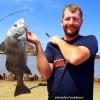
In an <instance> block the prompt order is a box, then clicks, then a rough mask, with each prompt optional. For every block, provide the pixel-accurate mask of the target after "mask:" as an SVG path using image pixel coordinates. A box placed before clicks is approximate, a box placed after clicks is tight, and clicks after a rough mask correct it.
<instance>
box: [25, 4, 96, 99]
mask: <svg viewBox="0 0 100 100" xmlns="http://www.w3.org/2000/svg"><path fill="white" fill-rule="evenodd" d="M82 23H83V19H82V10H81V8H80V7H79V6H77V5H74V4H70V5H67V6H66V7H65V8H64V10H63V13H62V20H61V25H62V27H63V30H64V38H60V37H58V36H53V37H52V38H51V39H50V42H49V43H48V44H47V47H46V51H45V54H44V52H43V50H42V47H41V44H40V41H39V39H38V38H37V36H36V35H35V34H32V33H31V32H28V33H27V39H28V41H29V42H31V43H33V44H35V46H36V50H37V66H38V70H39V72H40V74H41V76H42V79H44V80H47V87H48V100H93V75H94V60H95V55H96V53H97V51H98V44H97V40H96V38H95V36H93V35H88V36H81V35H79V30H80V27H81V25H82Z"/></svg>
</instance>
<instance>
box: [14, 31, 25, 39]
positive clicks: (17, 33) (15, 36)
mask: <svg viewBox="0 0 100 100" xmlns="http://www.w3.org/2000/svg"><path fill="white" fill-rule="evenodd" d="M22 35H23V33H22V34H21V33H20V34H19V32H16V33H15V35H14V36H13V37H14V38H18V37H20V36H22Z"/></svg>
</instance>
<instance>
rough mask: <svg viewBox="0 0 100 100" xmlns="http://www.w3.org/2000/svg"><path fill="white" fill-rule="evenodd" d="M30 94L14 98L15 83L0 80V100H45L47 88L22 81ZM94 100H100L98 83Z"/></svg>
mask: <svg viewBox="0 0 100 100" xmlns="http://www.w3.org/2000/svg"><path fill="white" fill-rule="evenodd" d="M24 83H25V84H26V85H27V86H28V87H29V88H30V89H31V93H29V94H22V95H19V96H16V97H14V96H13V95H14V91H15V87H16V81H8V80H0V100H47V98H48V94H47V87H46V85H44V86H37V84H39V83H43V84H45V82H41V81H24ZM94 100H100V82H94Z"/></svg>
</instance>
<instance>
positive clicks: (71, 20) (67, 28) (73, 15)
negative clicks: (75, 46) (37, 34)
mask: <svg viewBox="0 0 100 100" xmlns="http://www.w3.org/2000/svg"><path fill="white" fill-rule="evenodd" d="M61 24H62V26H63V29H64V32H65V35H66V36H69V37H75V36H76V35H77V34H78V32H79V29H80V26H81V24H82V18H81V17H80V13H79V11H78V10H76V11H75V12H71V11H69V10H68V9H66V11H65V12H64V17H63V18H62V20H61Z"/></svg>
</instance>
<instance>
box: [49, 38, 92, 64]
mask: <svg viewBox="0 0 100 100" xmlns="http://www.w3.org/2000/svg"><path fill="white" fill-rule="evenodd" d="M50 41H51V43H53V44H55V45H57V46H58V47H59V49H60V51H61V53H62V55H63V57H64V58H65V60H66V61H67V62H69V63H71V64H73V65H78V64H81V63H82V62H84V61H85V60H87V59H88V58H89V56H90V51H89V50H88V48H86V47H84V46H75V45H71V44H69V43H67V42H66V41H64V40H62V39H61V38H59V37H57V36H54V37H53V38H51V40H50Z"/></svg>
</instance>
